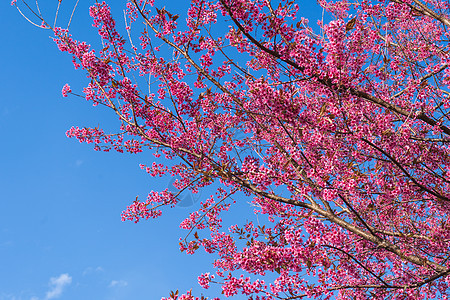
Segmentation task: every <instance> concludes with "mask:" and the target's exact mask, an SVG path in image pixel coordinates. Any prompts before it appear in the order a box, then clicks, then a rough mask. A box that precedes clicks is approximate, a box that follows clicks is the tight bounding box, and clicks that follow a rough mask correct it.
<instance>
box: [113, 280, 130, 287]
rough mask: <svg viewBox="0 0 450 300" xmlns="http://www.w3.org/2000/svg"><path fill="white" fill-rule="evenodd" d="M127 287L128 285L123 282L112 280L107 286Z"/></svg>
mask: <svg viewBox="0 0 450 300" xmlns="http://www.w3.org/2000/svg"><path fill="white" fill-rule="evenodd" d="M127 285H128V282H126V281H125V280H113V281H111V283H110V284H109V287H124V286H127Z"/></svg>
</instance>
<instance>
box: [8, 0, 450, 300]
mask: <svg viewBox="0 0 450 300" xmlns="http://www.w3.org/2000/svg"><path fill="white" fill-rule="evenodd" d="M13 4H15V1H13ZM59 4H61V1H59ZM318 4H319V5H320V7H322V9H323V15H324V17H323V18H322V19H321V20H318V21H317V22H316V20H314V22H312V21H311V24H310V21H309V20H308V19H306V18H305V17H304V14H303V13H302V2H301V1H295V0H289V1H287V0H282V1H278V0H277V1H270V0H191V5H190V8H189V10H188V11H187V14H186V13H185V12H182V11H181V12H178V11H177V12H175V11H168V10H166V8H164V7H163V3H158V2H157V1H156V2H155V1H153V0H139V1H138V0H129V1H127V3H126V8H125V15H126V18H125V19H126V24H125V26H124V28H117V27H116V21H115V18H119V17H120V16H114V17H113V16H112V14H111V10H110V7H109V6H108V5H107V4H106V3H105V2H96V3H95V4H94V5H93V6H92V7H91V9H90V15H91V16H92V18H93V25H94V26H95V27H96V28H97V29H98V34H99V36H100V38H101V42H102V47H101V48H99V49H97V50H94V49H93V47H91V46H90V45H89V44H88V43H86V42H83V41H79V40H77V39H76V37H74V36H72V35H71V31H70V30H69V29H68V28H69V26H66V27H57V26H55V25H53V22H50V21H47V20H45V18H44V17H43V16H42V15H41V12H40V10H39V9H33V8H32V7H31V6H30V7H28V8H30V9H31V10H32V11H34V13H35V14H34V15H33V18H34V19H37V20H38V22H35V21H33V19H31V18H30V21H32V22H35V23H36V25H38V26H41V27H42V28H45V29H50V30H52V31H53V34H54V41H55V42H56V44H57V46H58V47H59V49H60V50H61V51H62V52H68V53H69V54H70V55H71V56H72V58H73V63H74V65H75V67H76V68H81V69H83V70H85V72H86V74H87V76H88V78H89V79H90V83H89V84H88V85H87V86H86V87H85V88H84V90H83V91H82V93H83V94H84V96H83V97H84V98H86V100H89V101H91V102H92V103H93V104H94V105H95V106H101V107H106V108H108V109H110V110H111V111H112V113H115V114H116V115H117V118H118V129H117V131H116V132H105V131H104V130H102V129H101V128H86V127H84V128H82V127H81V128H80V127H73V128H71V129H70V130H69V131H68V132H67V135H68V136H69V137H74V138H77V139H78V140H79V141H80V142H86V143H92V144H94V147H95V149H96V150H99V151H111V150H114V151H119V152H130V153H140V152H146V153H152V154H153V155H155V156H156V157H160V158H164V161H165V162H166V163H160V159H158V161H155V162H154V163H153V164H152V165H149V166H144V165H142V168H143V169H144V170H146V171H147V173H148V174H149V175H150V176H155V177H157V176H164V175H167V176H174V177H176V178H177V180H176V181H175V182H174V185H175V187H176V188H177V191H176V192H174V191H173V190H171V189H165V190H155V191H151V192H150V193H149V195H148V197H147V198H146V199H138V198H136V200H135V201H133V202H132V203H130V205H129V206H128V208H126V209H125V210H124V212H123V214H122V219H123V220H131V221H135V222H138V221H141V220H142V219H150V218H157V217H159V216H160V215H161V214H162V212H163V211H164V212H166V213H170V207H173V206H176V205H177V203H178V202H179V201H180V195H181V193H182V192H184V191H190V192H191V193H198V192H199V191H201V190H205V189H210V188H214V190H215V193H213V194H212V195H206V194H205V193H203V194H202V197H201V203H200V204H198V205H195V206H193V211H192V212H191V213H190V214H189V215H188V216H187V217H186V219H185V220H184V221H183V222H182V223H181V224H180V226H181V227H182V228H184V229H186V230H187V233H188V234H187V237H186V238H183V239H181V241H180V249H181V250H182V251H186V252H187V253H189V254H193V253H195V252H196V251H206V252H207V253H211V254H213V257H214V258H215V260H214V263H213V266H214V269H215V273H214V274H210V273H204V274H202V275H200V276H199V277H198V282H199V284H200V285H201V286H202V287H204V288H205V289H207V288H208V287H209V285H211V284H218V285H220V286H221V287H222V291H223V292H222V293H223V296H225V297H227V296H232V295H236V294H243V295H245V296H246V297H247V298H248V299H302V298H321V299H322V298H323V299H329V298H337V299H428V298H431V299H432V298H439V299H447V297H448V296H447V294H448V291H449V284H450V276H449V274H450V262H449V258H450V253H449V247H450V222H449V220H448V214H449V212H450V175H449V172H450V149H449V142H450V127H449V126H450V119H449V112H450V111H449V108H450V93H449V84H450V77H449V75H450V69H449V68H448V63H449V62H450V54H449V51H450V48H449V43H448V41H449V38H450V32H449V26H450V10H449V9H450V7H449V5H450V4H449V3H448V2H446V1H440V0H429V1H428V0H427V1H422V0H392V1H384V2H378V1H374V0H373V1H372V0H364V1H354V2H347V1H343V0H336V1H326V0H318ZM15 5H18V4H15ZM21 5H22V4H21ZM111 5H118V4H117V3H114V4H113V2H112V1H111ZM19 6H20V5H19ZM58 8H59V6H58ZM52 21H53V20H52ZM55 23H56V18H55ZM39 24H41V25H39ZM74 93H75V92H74ZM70 94H72V91H71V88H70V86H69V85H66V86H64V87H63V95H64V96H67V95H70ZM105 188H106V187H105ZM248 199H251V200H250V201H251V203H252V205H253V206H254V207H255V209H254V213H255V214H258V216H259V219H260V220H261V222H260V223H258V222H254V221H246V220H239V219H232V220H231V222H232V223H233V224H235V225H233V226H231V227H229V226H223V220H222V216H223V213H224V212H225V211H227V210H229V209H230V208H231V207H232V206H234V205H236V204H237V202H240V201H248ZM227 217H228V218H230V216H227ZM218 297H222V296H221V295H218ZM202 298H203V296H202ZM166 299H200V298H196V296H194V295H191V293H190V292H189V291H188V292H187V293H185V294H183V295H179V293H178V291H177V292H176V293H175V292H173V293H172V294H171V295H170V296H169V298H166Z"/></svg>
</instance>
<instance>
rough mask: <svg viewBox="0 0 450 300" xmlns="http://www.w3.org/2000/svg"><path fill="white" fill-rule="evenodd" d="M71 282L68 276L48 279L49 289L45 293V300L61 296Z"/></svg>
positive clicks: (62, 275)
mask: <svg viewBox="0 0 450 300" xmlns="http://www.w3.org/2000/svg"><path fill="white" fill-rule="evenodd" d="M71 282H72V277H70V276H69V274H67V273H65V274H61V275H59V277H52V278H50V283H49V285H50V289H49V290H48V291H47V294H46V296H45V299H47V300H48V299H54V298H58V297H59V296H61V294H62V292H63V290H64V287H65V286H66V285H69V284H70V283H71Z"/></svg>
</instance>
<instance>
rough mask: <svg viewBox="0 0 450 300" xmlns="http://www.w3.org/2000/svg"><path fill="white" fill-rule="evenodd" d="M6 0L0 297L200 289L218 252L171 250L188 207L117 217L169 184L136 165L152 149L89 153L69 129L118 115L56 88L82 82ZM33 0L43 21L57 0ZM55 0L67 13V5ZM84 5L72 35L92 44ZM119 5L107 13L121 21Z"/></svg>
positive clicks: (102, 297)
mask: <svg viewBox="0 0 450 300" xmlns="http://www.w3.org/2000/svg"><path fill="white" fill-rule="evenodd" d="M9 2H10V1H9V0H4V1H1V3H0V37H1V47H0V71H1V72H0V88H1V96H0V145H1V147H0V300H19V299H20V300H22V299H23V300H25V299H26V300H38V299H39V300H43V299H68V300H70V299H77V300H78V299H98V300H114V299H116V300H125V299H127V300H128V299H133V300H140V299H160V298H161V297H162V296H168V294H169V292H170V290H175V289H180V291H182V292H184V291H186V290H189V289H190V288H194V289H193V291H194V292H195V294H196V295H200V292H201V290H200V288H199V287H198V284H197V279H196V278H197V276H198V275H199V274H201V273H203V272H208V271H211V272H212V271H213V269H212V266H211V262H212V260H213V258H214V257H211V256H207V255H202V254H196V255H194V256H188V255H186V254H184V253H180V251H179V248H178V238H179V237H180V236H183V234H185V233H184V232H183V231H181V230H180V229H178V225H179V223H180V221H181V220H182V219H183V218H184V217H186V216H187V214H188V212H189V211H191V210H192V209H193V208H195V204H194V207H177V208H175V209H173V210H171V211H168V212H167V213H166V214H165V216H163V217H162V218H160V219H157V220H156V221H155V220H154V221H147V222H142V223H140V224H134V223H132V222H121V219H120V213H121V212H122V210H123V209H125V208H126V206H127V205H128V204H130V203H131V202H132V201H133V200H134V199H135V198H136V196H138V195H139V196H140V198H141V199H142V198H145V195H146V194H147V193H148V192H149V191H150V190H152V189H155V190H157V189H164V188H166V187H167V185H168V179H162V180H158V181H155V180H151V179H150V178H149V176H148V175H146V173H145V172H143V171H142V170H141V169H140V168H139V164H140V163H151V162H152V156H151V155H149V153H144V154H142V155H127V154H118V153H112V152H111V153H103V152H95V151H93V149H92V146H91V145H87V144H80V143H78V142H77V141H76V140H73V139H68V138H67V137H66V135H65V132H66V130H67V129H69V128H70V127H71V126H80V127H81V126H91V127H95V126H97V125H99V124H100V125H102V124H103V125H104V124H106V125H108V124H113V123H114V121H116V120H115V117H114V116H112V115H111V113H110V112H109V111H105V110H103V109H101V108H93V107H92V106H91V105H90V103H88V102H86V101H84V100H83V99H80V98H76V97H69V98H63V97H62V96H61V89H62V87H63V85H64V84H65V83H69V84H70V85H71V86H72V89H73V90H74V91H75V92H76V91H80V90H81V88H82V87H83V84H84V83H85V82H86V79H85V78H86V77H85V74H84V72H83V71H80V70H78V71H75V70H74V69H73V66H72V63H71V59H70V57H69V56H68V55H67V54H63V53H60V52H59V51H58V50H57V48H56V46H55V45H54V43H53V42H52V41H51V39H50V38H49V36H50V32H49V31H45V30H42V29H38V28H36V27H34V26H32V25H31V24H29V23H27V22H26V21H25V20H24V19H23V17H21V16H20V15H19V13H18V12H17V10H16V9H15V8H13V7H11V6H10V5H9ZM30 2H31V3H34V1H30ZM41 2H42V3H41V6H42V7H41V9H42V10H43V11H44V15H46V16H47V17H49V18H51V17H52V16H53V12H54V10H55V8H56V3H57V1H41ZM62 2H63V7H62V9H63V10H68V9H69V7H70V3H73V2H74V1H72V0H67V1H62ZM80 2H83V3H80V4H79V8H78V10H77V12H76V14H75V17H74V20H73V24H72V27H73V29H74V32H75V34H78V35H79V36H80V39H83V38H85V39H95V40H94V41H95V42H98V39H96V36H95V35H94V34H93V33H94V32H95V31H94V30H93V29H92V27H91V20H90V17H89V16H88V10H87V8H88V6H89V5H90V4H91V3H92V2H93V1H80ZM187 2H188V1H185V0H178V1H173V2H172V4H171V6H173V7H174V8H173V9H171V10H170V11H171V12H174V13H179V14H180V15H181V16H182V17H183V13H184V11H183V10H185V7H187ZM49 3H52V4H51V5H50V4H49ZM165 5H166V6H168V4H165ZM119 6H120V5H119ZM175 7H176V8H175ZM121 9H122V7H119V8H118V9H117V10H115V11H113V13H114V14H115V15H116V16H118V18H119V19H121V20H122V19H123V14H122V12H121ZM177 9H178V10H179V11H177ZM309 9H310V7H309V6H307V7H305V12H306V14H310V13H311V12H308V11H307V10H309ZM316 13H317V15H318V16H320V14H321V12H320V11H319V12H316ZM61 19H62V21H64V22H66V21H67V13H63V14H62V15H61ZM243 222H245V219H242V220H240V223H243ZM205 295H209V296H211V293H205ZM234 299H244V298H243V297H242V296H241V297H235V298H234Z"/></svg>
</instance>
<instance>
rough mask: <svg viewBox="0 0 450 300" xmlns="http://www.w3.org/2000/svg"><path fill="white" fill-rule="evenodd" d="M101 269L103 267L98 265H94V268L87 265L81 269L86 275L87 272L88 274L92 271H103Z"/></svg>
mask: <svg viewBox="0 0 450 300" xmlns="http://www.w3.org/2000/svg"><path fill="white" fill-rule="evenodd" d="M103 271H104V270H103V268H102V267H100V266H98V267H96V268H93V267H87V268H86V269H84V271H83V276H85V275H87V274H90V273H94V272H103Z"/></svg>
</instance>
